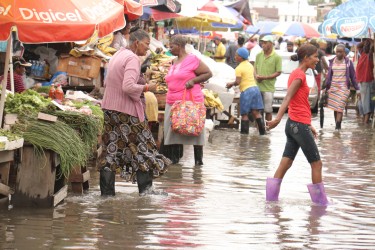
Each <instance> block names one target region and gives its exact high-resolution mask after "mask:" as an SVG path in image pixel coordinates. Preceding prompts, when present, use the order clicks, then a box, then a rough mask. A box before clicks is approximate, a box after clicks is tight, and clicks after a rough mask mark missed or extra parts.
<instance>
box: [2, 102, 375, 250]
mask: <svg viewBox="0 0 375 250" xmlns="http://www.w3.org/2000/svg"><path fill="white" fill-rule="evenodd" d="M325 114H326V119H325V127H324V129H323V130H321V131H320V135H319V137H318V140H317V143H318V147H319V149H320V153H321V157H322V160H323V164H324V165H323V174H324V182H325V185H326V191H327V195H328V196H329V199H330V200H331V203H332V204H331V205H329V206H328V207H321V206H316V205H313V204H312V203H311V201H310V196H309V193H308V191H307V187H306V184H308V183H310V182H311V179H310V176H311V174H310V166H309V164H308V162H307V161H306V159H305V157H304V155H303V154H302V152H299V154H298V156H297V158H296V160H295V162H294V165H293V167H292V168H291V169H290V170H289V172H288V173H287V175H286V176H285V178H284V180H283V183H282V186H281V192H280V201H279V202H271V203H266V202H265V180H266V177H271V176H272V175H273V172H274V171H275V169H276V168H277V166H278V163H279V160H280V158H281V155H282V153H283V149H284V144H285V136H284V125H285V121H286V119H285V117H284V119H283V120H282V122H281V123H280V125H279V126H278V127H277V128H275V129H274V130H272V131H271V133H270V134H269V135H267V136H264V137H260V136H258V135H257V131H256V130H255V129H254V128H251V130H250V135H241V134H240V133H239V132H238V131H234V130H214V131H213V132H212V133H211V136H210V141H211V142H210V143H207V145H206V146H205V148H204V159H203V162H204V166H201V167H194V166H193V162H194V158H193V147H192V146H191V147H185V151H184V157H183V159H182V161H181V164H178V165H172V166H171V167H170V170H169V172H168V173H167V174H166V175H165V176H163V177H162V178H160V179H157V180H156V181H155V184H156V188H158V189H163V190H165V191H166V192H168V196H157V195H151V196H145V197H139V195H138V189H137V187H136V185H134V184H130V183H127V182H124V181H122V180H121V179H120V178H118V179H117V182H116V192H117V193H116V196H115V197H114V198H102V197H101V196H100V191H99V186H98V173H97V172H95V171H94V170H92V171H91V180H90V189H89V191H88V193H86V194H84V195H82V196H77V195H73V194H72V193H69V194H68V197H67V198H66V199H65V201H64V202H63V203H62V204H60V205H58V206H57V207H56V208H51V209H36V208H19V207H14V208H13V209H11V210H7V209H3V210H0V213H1V214H0V249H375V202H374V201H375V156H374V155H375V136H374V132H375V130H372V129H371V128H370V126H364V125H363V124H362V123H361V122H360V119H358V118H357V117H356V114H355V112H354V111H353V110H349V111H348V115H347V116H344V122H343V125H342V128H343V129H342V131H341V132H339V133H336V132H335V131H334V122H333V113H332V112H331V111H329V110H328V109H326V112H325ZM313 125H314V126H315V127H317V128H318V127H319V118H318V117H314V118H313Z"/></svg>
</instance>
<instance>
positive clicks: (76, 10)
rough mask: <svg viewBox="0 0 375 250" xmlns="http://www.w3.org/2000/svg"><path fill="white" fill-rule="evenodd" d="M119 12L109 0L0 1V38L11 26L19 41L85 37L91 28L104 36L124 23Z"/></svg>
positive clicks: (2, 37) (91, 31)
mask: <svg viewBox="0 0 375 250" xmlns="http://www.w3.org/2000/svg"><path fill="white" fill-rule="evenodd" d="M123 13H124V6H123V5H120V4H118V3H117V2H115V1H113V0H63V1H56V0H32V1H30V0H1V2H0V40H5V39H7V38H8V37H9V33H10V27H12V26H16V27H17V29H18V32H19V37H20V40H21V41H23V42H48V41H56V42H58V41H77V40H85V39H87V38H89V37H90V36H91V35H92V34H93V32H94V31H95V30H98V31H99V36H104V35H107V34H109V33H111V32H113V31H114V30H118V29H121V28H122V27H124V26H125V20H124V15H123ZM73 33H75V34H73ZM21 37H22V38H23V39H24V40H22V39H21ZM29 40H31V41H29Z"/></svg>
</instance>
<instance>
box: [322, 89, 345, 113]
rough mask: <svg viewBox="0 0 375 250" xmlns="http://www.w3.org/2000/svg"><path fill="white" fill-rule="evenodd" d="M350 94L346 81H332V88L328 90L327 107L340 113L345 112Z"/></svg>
mask: <svg viewBox="0 0 375 250" xmlns="http://www.w3.org/2000/svg"><path fill="white" fill-rule="evenodd" d="M349 94H350V90H349V89H348V87H347V86H346V84H345V82H344V83H341V82H332V85H331V88H330V89H329V90H328V104H327V107H328V108H330V109H332V110H334V111H337V112H340V113H342V112H344V110H345V106H346V102H347V100H348V97H349Z"/></svg>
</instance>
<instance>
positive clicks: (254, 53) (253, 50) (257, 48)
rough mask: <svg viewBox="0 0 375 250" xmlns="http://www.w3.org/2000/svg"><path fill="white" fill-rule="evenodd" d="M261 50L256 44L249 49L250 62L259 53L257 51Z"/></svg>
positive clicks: (253, 60)
mask: <svg viewBox="0 0 375 250" xmlns="http://www.w3.org/2000/svg"><path fill="white" fill-rule="evenodd" d="M261 51H262V48H261V47H260V46H259V45H258V44H256V45H255V46H254V47H253V48H252V49H251V50H250V56H249V61H250V62H255V58H256V57H257V55H258V54H259V52H261Z"/></svg>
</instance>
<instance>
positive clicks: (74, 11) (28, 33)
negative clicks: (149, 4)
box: [0, 0, 125, 125]
mask: <svg viewBox="0 0 375 250" xmlns="http://www.w3.org/2000/svg"><path fill="white" fill-rule="evenodd" d="M124 26H125V19H124V6H122V5H120V4H118V3H116V2H115V1H113V0H64V1H56V0H33V1H30V0H1V2H0V40H8V47H7V54H6V61H5V68H4V79H3V82H2V92H1V101H0V121H2V117H3V109H4V102H5V92H6V83H7V76H8V69H9V64H11V63H12V62H11V59H12V57H11V49H10V48H11V44H12V36H11V35H10V33H11V30H12V29H14V30H17V33H18V37H19V40H20V41H22V42H25V43H45V42H66V41H80V40H87V39H88V38H90V37H91V36H92V35H93V34H94V32H98V36H99V37H103V36H106V35H108V34H110V33H112V32H113V31H115V30H119V29H122V28H123V27H124ZM12 70H13V67H10V71H11V75H12V73H13V72H12ZM11 80H12V81H13V79H11ZM0 125H1V122H0Z"/></svg>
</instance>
